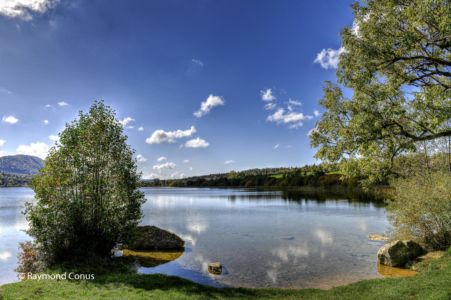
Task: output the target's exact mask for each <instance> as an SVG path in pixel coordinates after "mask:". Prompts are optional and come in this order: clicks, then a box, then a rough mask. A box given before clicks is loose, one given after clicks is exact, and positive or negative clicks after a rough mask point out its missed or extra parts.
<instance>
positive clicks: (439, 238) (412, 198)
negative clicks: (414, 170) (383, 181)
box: [388, 171, 451, 250]
mask: <svg viewBox="0 0 451 300" xmlns="http://www.w3.org/2000/svg"><path fill="white" fill-rule="evenodd" d="M393 187H394V195H393V200H392V201H391V202H390V203H389V206H388V209H389V217H390V220H391V221H392V224H393V235H394V237H395V238H398V239H412V240H415V241H417V242H419V243H421V244H423V245H424V246H426V247H427V248H430V249H431V250H435V249H436V250H446V249H447V248H448V247H450V246H451V173H449V172H446V171H445V172H435V173H428V174H426V175H424V174H423V175H414V176H412V177H409V178H407V179H398V180H396V181H394V182H393Z"/></svg>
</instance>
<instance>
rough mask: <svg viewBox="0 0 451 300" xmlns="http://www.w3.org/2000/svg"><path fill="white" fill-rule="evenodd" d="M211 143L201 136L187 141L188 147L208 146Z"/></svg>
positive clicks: (186, 145)
mask: <svg viewBox="0 0 451 300" xmlns="http://www.w3.org/2000/svg"><path fill="white" fill-rule="evenodd" d="M209 145H210V144H209V143H208V142H207V141H206V140H203V139H201V138H199V137H197V138H195V139H192V140H189V141H187V142H186V143H185V147H186V148H207V147H208V146H209Z"/></svg>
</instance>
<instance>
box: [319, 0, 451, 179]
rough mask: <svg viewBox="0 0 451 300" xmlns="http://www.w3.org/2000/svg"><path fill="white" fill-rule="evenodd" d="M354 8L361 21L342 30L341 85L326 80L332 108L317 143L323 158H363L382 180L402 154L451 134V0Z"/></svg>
mask: <svg viewBox="0 0 451 300" xmlns="http://www.w3.org/2000/svg"><path fill="white" fill-rule="evenodd" d="M353 10H354V14H355V20H354V24H353V26H352V27H347V28H345V29H344V30H343V32H342V47H343V51H341V55H340V63H339V66H338V70H337V76H338V83H339V84H333V83H331V82H326V84H325V87H324V97H323V99H322V100H321V101H320V104H321V105H322V106H323V107H324V108H325V109H326V112H325V113H324V114H323V116H322V118H321V119H320V121H319V122H318V123H317V124H316V127H315V129H314V130H313V131H312V133H311V143H312V146H314V147H319V150H318V152H317V154H316V156H317V157H318V158H320V159H325V160H328V161H340V160H349V159H352V158H355V157H358V158H359V160H358V161H359V163H358V164H359V168H361V170H363V171H362V172H366V171H367V173H368V174H370V175H371V176H372V180H374V181H378V180H382V179H383V178H386V176H387V175H388V174H389V173H390V171H391V167H392V166H393V161H394V159H395V157H396V156H398V155H400V154H403V153H407V152H412V151H415V150H416V149H417V147H418V145H419V143H427V142H428V141H432V140H436V139H438V138H443V137H450V136H451V127H450V124H451V123H450V119H451V101H450V99H451V91H450V87H451V76H450V75H451V52H450V49H451V5H450V3H449V1H448V0H367V1H363V3H361V4H358V3H356V4H354V5H353ZM343 87H346V88H348V89H349V90H346V91H349V92H344V91H343V89H342V88H343Z"/></svg>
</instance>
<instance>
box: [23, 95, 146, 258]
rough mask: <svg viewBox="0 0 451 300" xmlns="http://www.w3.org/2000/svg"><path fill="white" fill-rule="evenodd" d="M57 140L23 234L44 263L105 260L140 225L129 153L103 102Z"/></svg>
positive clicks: (139, 199) (35, 180) (36, 185)
mask: <svg viewBox="0 0 451 300" xmlns="http://www.w3.org/2000/svg"><path fill="white" fill-rule="evenodd" d="M59 137H60V140H59V142H58V143H57V144H56V145H55V146H54V147H52V148H51V150H50V152H49V155H48V157H47V159H46V160H45V166H44V168H43V169H41V171H40V173H39V174H38V175H37V176H35V177H34V178H33V182H32V188H33V190H34V191H35V193H36V196H35V198H36V203H35V204H31V203H28V204H27V207H26V211H25V213H26V217H27V220H28V221H29V224H30V228H29V230H28V233H29V234H30V235H31V236H32V237H34V239H35V242H36V245H37V247H38V248H39V249H40V250H41V251H42V252H43V253H44V257H45V259H46V260H47V261H49V262H57V261H63V260H66V259H73V258H75V259H77V258H80V257H90V256H93V255H95V256H105V255H107V254H108V253H109V251H110V250H111V249H112V247H113V246H114V244H115V243H116V242H120V241H122V240H123V239H124V238H126V237H127V235H128V234H129V233H130V231H131V230H132V229H133V228H134V227H136V226H137V224H138V222H139V220H140V219H141V204H142V203H143V202H144V195H143V193H142V192H140V191H139V190H138V183H139V177H140V176H139V174H138V173H137V167H136V161H135V160H134V158H133V153H134V152H133V151H132V150H131V149H130V147H129V146H128V145H127V144H126V139H127V137H126V136H124V135H123V128H122V126H121V124H120V123H119V122H118V121H117V120H116V118H115V113H114V111H113V110H112V109H111V108H109V107H108V106H106V105H105V104H104V103H103V102H95V103H94V104H93V105H92V107H91V108H90V110H89V112H88V113H86V114H85V113H83V112H80V113H79V118H78V120H75V121H73V122H72V123H70V124H67V125H66V128H65V129H64V131H63V132H61V133H60V135H59Z"/></svg>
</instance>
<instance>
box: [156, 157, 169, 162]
mask: <svg viewBox="0 0 451 300" xmlns="http://www.w3.org/2000/svg"><path fill="white" fill-rule="evenodd" d="M167 159H168V158H167V157H166V156H160V157H158V158H157V161H158V162H162V161H164V160H167Z"/></svg>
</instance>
